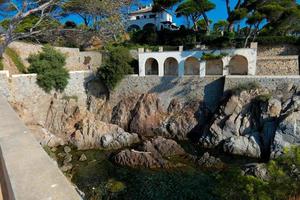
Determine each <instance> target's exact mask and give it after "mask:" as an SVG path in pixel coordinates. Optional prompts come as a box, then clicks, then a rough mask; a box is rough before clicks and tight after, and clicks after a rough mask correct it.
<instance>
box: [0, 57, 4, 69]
mask: <svg viewBox="0 0 300 200" xmlns="http://www.w3.org/2000/svg"><path fill="white" fill-rule="evenodd" d="M3 69H4V65H3V58H0V70H3Z"/></svg>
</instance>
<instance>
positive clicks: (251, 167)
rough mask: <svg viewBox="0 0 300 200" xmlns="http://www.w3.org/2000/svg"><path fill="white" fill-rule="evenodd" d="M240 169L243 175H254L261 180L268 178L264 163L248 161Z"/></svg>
mask: <svg viewBox="0 0 300 200" xmlns="http://www.w3.org/2000/svg"><path fill="white" fill-rule="evenodd" d="M242 170H243V174H244V175H248V176H255V177H257V178H260V179H263V180H267V179H268V178H269V176H268V170H267V166H266V164H259V163H250V164H246V165H245V166H244V167H243V168H242Z"/></svg>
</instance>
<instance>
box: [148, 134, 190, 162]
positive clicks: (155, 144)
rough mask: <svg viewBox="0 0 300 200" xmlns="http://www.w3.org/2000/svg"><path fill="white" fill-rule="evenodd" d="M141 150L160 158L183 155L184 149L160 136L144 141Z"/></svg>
mask: <svg viewBox="0 0 300 200" xmlns="http://www.w3.org/2000/svg"><path fill="white" fill-rule="evenodd" d="M142 150H143V151H146V152H151V153H153V154H155V155H157V156H162V157H170V156H175V155H177V156H179V155H185V151H184V149H183V148H182V147H181V146H180V145H179V144H177V142H175V141H174V140H170V139H166V138H163V137H160V136H159V137H157V138H154V139H151V140H150V141H145V142H144V143H143V146H142Z"/></svg>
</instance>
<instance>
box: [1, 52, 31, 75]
mask: <svg viewBox="0 0 300 200" xmlns="http://www.w3.org/2000/svg"><path fill="white" fill-rule="evenodd" d="M5 54H6V55H7V56H8V57H9V58H10V59H11V60H12V61H13V63H14V64H15V65H16V67H17V69H18V70H19V72H21V73H26V68H25V65H24V64H23V62H22V60H21V58H20V56H19V55H18V53H17V52H16V51H15V50H13V49H12V48H9V47H7V48H6V49H5Z"/></svg>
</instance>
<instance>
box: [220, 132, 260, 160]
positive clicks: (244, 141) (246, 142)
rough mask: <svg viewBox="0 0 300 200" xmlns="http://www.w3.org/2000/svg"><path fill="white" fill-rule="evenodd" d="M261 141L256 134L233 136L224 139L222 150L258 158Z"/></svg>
mask: <svg viewBox="0 0 300 200" xmlns="http://www.w3.org/2000/svg"><path fill="white" fill-rule="evenodd" d="M260 148H261V142H260V139H259V137H258V135H257V134H256V135H252V136H248V137H246V136H234V137H230V138H228V139H227V140H225V142H224V144H223V150H224V152H226V153H230V154H234V155H240V156H247V157H251V158H260V156H261V149H260Z"/></svg>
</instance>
